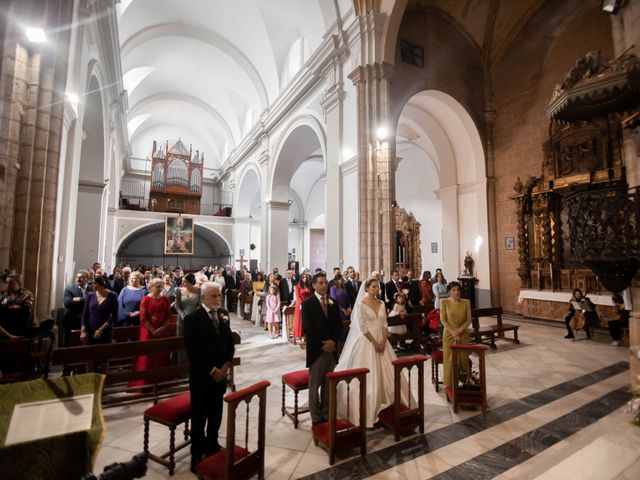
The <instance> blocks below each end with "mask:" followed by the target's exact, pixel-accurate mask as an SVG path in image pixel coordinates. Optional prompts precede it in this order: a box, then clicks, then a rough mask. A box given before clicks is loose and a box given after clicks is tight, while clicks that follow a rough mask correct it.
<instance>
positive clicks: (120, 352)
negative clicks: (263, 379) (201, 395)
mask: <svg viewBox="0 0 640 480" xmlns="http://www.w3.org/2000/svg"><path fill="white" fill-rule="evenodd" d="M233 338H234V343H235V344H236V345H237V344H239V343H240V335H239V334H238V333H237V332H233ZM173 352H184V339H183V338H182V337H168V338H160V339H154V340H146V341H130V342H122V343H116V342H114V343H109V344H103V345H86V346H79V347H67V348H59V349H57V350H55V351H54V352H53V359H52V363H53V364H54V365H62V366H63V375H69V374H70V372H71V369H70V366H71V365H79V364H82V365H83V367H84V368H83V370H84V371H86V372H96V371H97V372H99V373H104V374H105V375H106V379H105V387H104V389H103V397H102V399H103V401H102V404H103V406H105V407H108V406H113V405H122V404H128V403H134V402H139V401H145V400H149V399H153V401H154V402H157V401H158V400H159V399H161V398H165V397H168V396H173V395H175V394H176V393H180V392H185V391H187V390H188V388H189V379H188V372H189V365H188V363H183V364H180V365H168V366H163V367H154V366H153V365H151V367H150V368H147V369H146V370H141V371H133V370H131V369H130V367H129V366H130V364H125V363H122V362H121V360H122V359H129V358H132V357H137V356H139V355H152V356H153V355H157V354H171V353H173ZM150 360H151V359H150ZM114 363H116V364H119V366H120V368H118V369H114V368H110V367H109V365H110V364H114ZM240 363H241V361H240V358H239V357H235V358H234V359H233V367H232V368H231V370H230V371H229V376H228V378H227V385H228V387H230V388H231V390H232V391H235V378H234V367H235V366H238V365H240ZM133 380H145V381H147V382H149V384H148V385H143V386H140V385H138V386H131V387H130V386H128V383H129V382H131V381H133Z"/></svg>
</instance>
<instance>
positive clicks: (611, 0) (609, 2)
mask: <svg viewBox="0 0 640 480" xmlns="http://www.w3.org/2000/svg"><path fill="white" fill-rule="evenodd" d="M623 1H624V0H602V10H603V11H605V12H607V13H610V14H612V15H615V14H616V13H618V10H620V7H621V6H622V3H623Z"/></svg>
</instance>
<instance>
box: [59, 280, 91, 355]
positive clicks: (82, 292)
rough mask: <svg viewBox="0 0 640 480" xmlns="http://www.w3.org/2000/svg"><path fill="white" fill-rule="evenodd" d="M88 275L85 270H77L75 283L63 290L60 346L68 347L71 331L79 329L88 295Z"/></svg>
mask: <svg viewBox="0 0 640 480" xmlns="http://www.w3.org/2000/svg"><path fill="white" fill-rule="evenodd" d="M88 278H89V273H88V272H87V271H86V270H79V271H78V273H76V279H75V283H73V284H72V285H69V286H67V288H65V289H64V297H63V304H64V308H65V312H64V318H63V320H62V346H63V347H68V346H70V345H69V343H70V339H71V331H72V330H79V329H80V322H81V321H82V312H84V304H85V301H86V299H87V294H88V293H89V291H90V290H89V289H88V285H87V279H88Z"/></svg>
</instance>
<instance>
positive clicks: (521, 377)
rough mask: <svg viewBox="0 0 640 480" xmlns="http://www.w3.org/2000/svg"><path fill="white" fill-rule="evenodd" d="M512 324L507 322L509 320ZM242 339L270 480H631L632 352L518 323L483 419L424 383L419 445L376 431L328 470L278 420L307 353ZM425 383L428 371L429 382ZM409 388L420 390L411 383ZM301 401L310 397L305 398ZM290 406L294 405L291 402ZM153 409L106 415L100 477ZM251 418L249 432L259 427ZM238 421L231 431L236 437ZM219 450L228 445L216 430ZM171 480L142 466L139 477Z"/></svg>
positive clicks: (179, 473)
mask: <svg viewBox="0 0 640 480" xmlns="http://www.w3.org/2000/svg"><path fill="white" fill-rule="evenodd" d="M509 321H510V322H511V323H513V321H512V320H511V319H510V320H509ZM232 323H233V328H234V330H238V331H240V332H241V335H242V344H241V345H240V346H239V348H238V350H239V352H238V353H239V355H240V356H241V358H242V365H241V366H240V367H239V368H238V369H237V371H236V383H237V385H238V386H240V387H241V386H244V385H249V384H251V383H253V382H256V381H258V380H262V379H267V380H269V381H270V382H271V387H270V388H269V390H268V400H267V426H266V427H267V428H266V431H267V437H266V466H265V474H266V478H268V479H293V478H302V477H306V478H312V479H352V478H375V479H418V478H420V479H426V478H439V479H470V478H473V479H481V478H501V479H529V478H531V479H533V478H542V479H555V478H566V479H570V478H578V477H580V478H581V479H585V478H586V479H590V478H593V479H598V480H601V479H628V480H631V479H637V478H640V428H638V427H635V426H633V425H631V424H629V420H630V416H629V414H626V413H624V405H625V403H626V401H627V400H628V398H629V396H628V394H627V393H626V389H627V386H628V383H629V371H628V365H627V363H626V362H627V361H628V356H629V354H628V350H626V349H624V348H616V347H611V346H609V345H608V342H604V340H606V338H604V336H603V337H602V340H603V342H597V341H595V342H590V341H581V342H571V341H569V340H564V339H563V336H564V333H565V332H564V330H563V329H560V328H557V327H555V326H549V325H538V324H531V323H522V324H521V328H520V338H521V340H522V343H521V344H520V345H514V344H511V343H506V342H502V341H500V342H498V349H497V350H495V351H489V352H488V355H487V383H488V400H489V415H488V416H487V417H484V418H483V416H482V414H481V413H480V412H479V411H476V410H460V411H459V413H457V414H455V413H453V410H452V408H451V407H450V405H449V404H448V403H447V401H446V398H445V396H444V394H443V393H442V392H440V393H436V392H435V391H434V389H433V387H432V386H431V382H430V381H429V378H427V379H425V385H426V391H425V411H426V419H425V434H424V435H419V434H414V435H412V436H407V437H402V438H401V439H400V442H398V443H396V442H394V440H393V436H392V435H391V434H390V433H389V432H387V431H385V430H383V429H376V430H373V431H370V432H368V436H367V438H368V452H369V454H368V455H367V456H366V457H364V458H362V457H359V456H358V455H357V452H356V451H355V450H354V451H353V452H349V455H347V456H345V457H344V458H341V457H339V461H338V462H337V463H336V465H334V467H332V468H329V462H328V456H327V455H326V453H325V452H324V451H323V450H321V449H320V448H319V447H316V446H315V445H314V444H313V441H312V440H311V433H310V430H311V421H310V419H309V416H308V415H303V416H302V417H301V418H302V421H301V423H300V426H299V428H298V429H297V430H296V429H294V428H293V424H292V422H291V421H290V420H289V419H288V418H286V417H282V416H281V413H280V405H281V395H282V393H281V382H280V377H281V376H282V374H283V373H286V372H289V371H293V370H297V369H299V368H303V367H304V350H302V349H300V348H299V347H296V346H293V345H289V344H284V343H282V342H281V341H280V340H271V339H269V337H268V336H267V334H266V332H264V331H263V330H261V329H257V328H255V327H254V326H253V325H252V324H251V323H250V322H246V321H243V320H240V319H232ZM427 372H430V366H429V365H427V366H426V369H425V373H427ZM412 384H413V385H414V386H415V385H417V382H412ZM300 398H301V401H302V402H303V403H304V402H305V401H306V395H304V394H301V397H300ZM287 401H288V403H289V404H291V403H292V401H293V395H288V396H287ZM148 406H149V404H137V405H133V406H126V407H115V408H109V409H106V410H105V411H104V415H105V419H106V422H107V433H106V434H105V438H104V441H103V445H102V448H101V450H100V453H99V455H98V459H97V461H96V465H95V470H94V471H96V472H100V471H102V469H103V468H104V466H105V465H107V464H109V463H112V462H114V461H123V460H126V459H129V458H131V456H132V455H134V454H135V453H137V452H139V451H141V450H142V437H143V424H142V412H143V411H144V410H145V409H146V408H147V407H148ZM254 412H255V410H253V411H252V412H250V414H249V430H250V432H251V431H252V430H253V427H254V426H255V424H256V418H255V416H254ZM245 421H246V419H245V418H243V419H241V420H239V421H238V425H237V432H238V433H237V434H238V435H241V436H242V438H244V431H245V430H246V427H245ZM220 434H221V438H220V443H221V444H224V435H225V431H224V421H223V427H222V429H221V432H220ZM150 438H151V442H150V444H151V450H152V451H153V450H154V449H155V450H166V448H167V446H168V430H167V429H166V428H165V427H161V426H159V425H151V434H150ZM177 459H178V462H179V463H178V466H177V470H176V474H175V475H174V476H173V477H172V478H175V479H186V478H195V476H194V475H193V474H192V473H191V472H190V471H189V460H190V458H189V453H188V449H185V450H183V451H181V452H180V453H179V454H178V457H177ZM146 478H150V479H156V478H169V474H168V471H167V470H166V469H164V468H163V467H161V466H160V465H158V464H156V463H154V462H149V469H148V473H147V477H146Z"/></svg>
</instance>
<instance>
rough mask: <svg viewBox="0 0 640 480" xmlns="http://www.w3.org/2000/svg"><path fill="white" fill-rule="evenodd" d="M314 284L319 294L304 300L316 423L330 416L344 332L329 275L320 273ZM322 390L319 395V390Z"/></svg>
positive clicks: (314, 421)
mask: <svg viewBox="0 0 640 480" xmlns="http://www.w3.org/2000/svg"><path fill="white" fill-rule="evenodd" d="M311 285H312V286H313V289H314V291H315V293H314V294H313V295H311V296H310V297H309V298H307V299H306V300H305V301H304V302H302V307H301V309H302V326H303V329H304V333H305V335H306V337H307V367H308V368H309V411H310V412H311V421H312V422H313V424H314V425H315V424H317V423H322V422H326V421H327V420H328V419H329V382H328V380H327V378H326V374H327V373H329V372H333V369H334V368H335V366H336V362H337V352H336V344H337V343H338V338H339V337H340V334H341V333H342V322H341V321H340V310H339V307H338V304H337V303H336V302H333V301H332V300H331V299H329V296H328V295H327V289H328V286H329V284H328V282H327V274H326V273H324V272H319V273H316V274H315V275H314V276H313V280H312V281H311ZM319 389H320V390H321V393H320V395H318V390H319Z"/></svg>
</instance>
